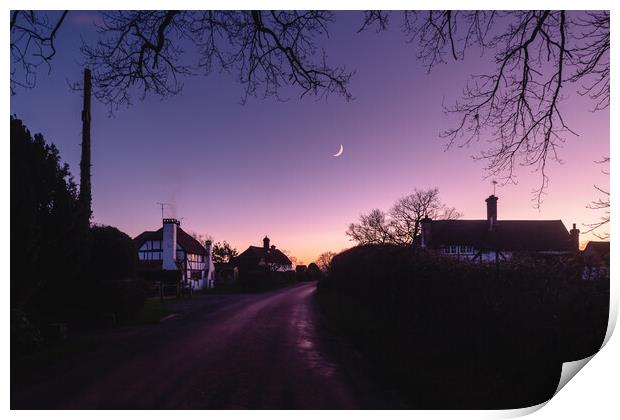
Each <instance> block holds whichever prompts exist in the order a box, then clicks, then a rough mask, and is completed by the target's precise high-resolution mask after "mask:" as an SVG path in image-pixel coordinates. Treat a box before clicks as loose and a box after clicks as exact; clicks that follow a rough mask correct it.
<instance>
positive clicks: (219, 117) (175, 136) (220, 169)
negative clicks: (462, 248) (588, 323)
mask: <svg viewBox="0 0 620 420" xmlns="http://www.w3.org/2000/svg"><path fill="white" fill-rule="evenodd" d="M361 18H362V16H361V14H360V13H358V12H346V13H338V14H337V15H336V22H335V23H334V24H332V26H331V27H330V29H331V30H330V37H329V39H325V38H323V39H321V40H319V44H320V45H323V46H324V47H325V49H326V52H327V53H328V59H329V62H330V63H331V64H332V65H341V64H344V65H346V66H347V68H348V69H351V70H355V71H356V74H355V75H354V76H353V79H352V83H351V85H350V91H351V92H352V94H353V96H354V97H355V100H353V101H351V102H348V103H347V102H346V101H345V100H344V99H343V98H340V97H338V96H332V97H330V98H329V99H328V100H327V101H325V100H319V101H317V100H315V99H314V98H312V97H307V98H304V99H301V100H300V99H299V98H298V95H297V93H298V91H294V90H293V91H289V92H290V94H289V95H288V97H289V100H288V101H286V102H279V101H276V100H274V99H256V98H250V100H249V101H248V102H247V103H246V104H245V105H241V104H240V98H241V96H242V94H243V87H242V86H241V85H240V84H238V83H237V82H236V81H235V79H234V77H233V76H231V75H227V74H214V75H211V76H209V77H203V76H197V77H193V78H188V79H185V80H184V84H185V87H184V90H183V92H182V93H181V94H180V95H178V96H176V97H172V98H169V99H167V100H164V101H162V100H160V99H158V98H154V97H151V98H147V99H146V100H145V101H139V100H136V101H135V102H134V104H133V105H132V106H131V107H129V108H121V109H120V110H119V111H118V112H117V113H116V115H115V116H114V117H109V116H108V110H107V108H106V107H105V106H103V105H101V104H98V103H96V102H95V103H93V111H92V114H93V116H92V120H93V121H92V162H93V168H92V174H93V180H92V183H93V213H94V217H93V219H94V222H96V223H103V224H108V225H112V226H116V227H118V228H119V229H121V230H123V231H125V232H126V233H128V234H129V235H130V236H132V237H133V236H136V235H137V234H139V233H140V232H142V231H144V230H155V229H157V228H159V227H160V225H161V220H160V219H161V213H160V209H159V207H158V206H157V205H156V202H167V203H172V204H173V207H172V208H169V209H166V211H165V216H170V217H177V218H182V221H181V226H182V227H183V229H185V230H186V231H188V232H197V233H200V234H208V235H211V236H212V237H213V238H214V239H215V240H216V241H221V240H226V241H228V242H230V243H231V244H232V245H233V246H235V247H236V248H237V249H238V250H239V251H243V250H245V248H247V246H249V245H260V244H261V239H262V237H263V236H264V235H265V234H267V235H268V236H269V237H270V238H271V240H272V244H275V245H276V246H277V247H278V248H280V249H285V250H289V251H290V253H291V254H292V255H294V256H296V257H297V258H298V259H300V260H302V261H303V262H305V263H309V262H311V261H313V260H314V259H315V258H316V257H317V256H318V254H320V253H321V252H323V251H328V250H331V251H340V250H342V249H344V248H347V247H349V246H351V245H352V243H351V242H350V241H348V238H347V237H346V236H345V230H346V227H347V225H348V223H350V222H352V221H355V220H356V219H357V218H358V216H359V215H360V213H366V212H368V211H369V210H371V209H373V208H381V209H383V210H387V209H389V207H390V206H391V205H392V203H393V202H394V201H395V200H396V199H397V198H398V197H400V196H402V195H406V194H408V193H411V192H413V190H414V188H430V187H438V188H439V190H440V195H441V197H442V200H443V201H444V202H445V203H446V204H448V205H450V206H454V207H456V208H457V209H458V210H460V211H461V212H463V213H464V218H466V219H480V218H484V217H485V216H486V213H485V211H486V210H485V203H484V199H485V198H486V197H487V196H488V195H489V194H490V193H491V192H492V190H493V189H492V186H491V184H490V180H485V179H484V173H483V171H482V167H483V164H482V163H481V162H474V161H473V160H472V159H471V155H472V154H474V153H475V152H476V146H475V145H474V146H473V147H472V148H469V149H467V148H461V149H459V148H454V149H451V150H449V151H444V146H445V144H444V142H443V140H442V139H440V138H439V133H440V131H441V130H443V129H445V128H448V127H449V126H450V124H451V120H450V119H449V118H448V117H446V116H445V115H444V114H443V112H442V101H444V100H445V102H446V103H447V104H449V103H451V102H452V101H453V100H454V99H456V98H457V97H458V95H459V94H460V92H461V90H462V88H463V86H464V83H465V82H466V80H467V78H468V76H469V75H470V74H472V73H475V72H479V71H480V70H481V69H485V68H486V67H485V66H488V60H489V57H488V56H486V57H485V58H483V59H482V60H481V59H479V58H478V57H476V56H475V55H473V54H472V55H470V57H469V59H467V60H466V61H464V62H457V63H455V62H450V63H449V64H447V65H440V66H438V67H437V68H435V69H434V70H433V72H432V73H431V74H427V73H426V70H425V68H424V66H423V65H422V63H421V62H419V61H417V60H416V58H415V55H416V49H415V45H412V44H407V43H406V42H405V37H404V35H403V34H402V32H400V30H399V27H398V25H399V22H398V20H397V19H394V20H393V22H392V25H391V28H390V29H389V30H388V31H387V32H386V33H380V34H376V33H375V32H374V30H369V31H367V32H365V33H361V34H358V33H357V30H358V29H359V26H360V25H361ZM93 35H94V30H93V27H92V15H89V14H88V13H86V12H73V13H70V14H69V16H68V22H67V25H65V26H64V27H63V28H62V29H61V33H60V34H59V40H58V43H57V45H58V54H57V56H56V57H55V59H54V61H53V68H52V73H51V75H50V76H47V74H45V71H41V72H40V73H39V76H38V81H37V86H36V88H35V89H33V90H30V91H23V90H20V91H18V94H17V95H16V96H13V97H11V113H12V114H15V115H17V116H18V117H19V118H21V119H22V120H23V121H24V122H25V124H26V125H27V126H28V127H29V128H30V130H31V131H32V132H42V133H43V134H44V136H45V138H46V139H47V141H51V142H53V143H55V144H56V145H57V146H58V148H59V150H60V153H61V156H62V158H63V160H64V161H66V162H68V163H69V165H70V167H71V170H72V172H73V174H74V177H75V178H76V180H78V179H79V159H80V142H81V121H80V113H81V106H82V102H81V94H80V93H76V92H73V91H71V90H70V89H69V87H68V85H67V80H68V81H71V82H73V81H78V80H81V77H82V76H81V72H82V69H81V67H80V65H79V63H78V62H79V60H80V53H79V45H80V36H82V37H84V38H85V39H87V40H88V39H92V37H93ZM591 107H592V104H591V103H590V102H589V100H587V99H584V98H582V97H579V96H578V95H577V94H576V93H574V92H567V97H566V100H565V101H564V102H562V104H561V109H562V111H563V113H564V116H565V119H566V120H567V122H568V124H569V125H570V127H571V128H572V129H573V130H574V131H576V132H577V133H578V134H579V136H578V137H576V136H573V135H570V134H568V135H567V136H566V143H565V145H564V148H563V149H562V150H561V151H560V157H561V159H562V160H563V164H562V165H559V164H556V163H553V164H551V165H550V167H549V176H550V184H549V189H548V191H547V195H546V196H545V198H544V203H543V205H542V208H541V209H536V208H534V205H533V202H532V201H531V198H532V195H531V191H532V189H534V188H536V187H537V186H538V184H539V182H540V178H539V176H538V174H535V173H532V172H531V169H530V168H522V169H519V172H518V174H519V184H518V185H507V186H505V187H502V188H498V190H497V195H498V196H499V202H498V216H499V219H562V221H563V222H564V224H565V225H566V226H567V227H570V225H571V224H572V223H577V225H578V228H581V229H582V230H586V229H585V228H584V226H583V225H582V224H583V223H591V222H594V221H597V220H598V218H599V217H600V216H601V214H600V213H597V212H595V211H592V210H589V209H587V208H586V205H587V204H588V203H589V202H590V201H592V200H595V199H597V198H598V195H597V193H596V191H595V190H594V188H593V184H597V185H599V186H602V187H604V188H608V186H609V177H608V176H607V175H605V174H603V173H601V169H604V168H603V167H601V166H600V165H597V164H595V163H594V161H596V160H600V159H601V157H602V156H609V111H608V110H605V111H602V112H597V113H592V112H589V110H590V109H591ZM341 143H342V144H343V145H344V154H343V155H342V156H341V157H339V158H334V157H332V155H333V154H334V153H336V152H337V151H338V148H339V145H340V144H341ZM587 238H590V239H592V236H591V235H589V236H587ZM582 239H585V238H582Z"/></svg>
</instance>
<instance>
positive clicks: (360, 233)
mask: <svg viewBox="0 0 620 420" xmlns="http://www.w3.org/2000/svg"><path fill="white" fill-rule="evenodd" d="M427 216H428V217H430V218H432V219H445V220H452V219H458V218H460V217H461V213H459V212H458V211H457V210H456V209H455V208H454V207H448V206H446V205H445V204H444V203H442V202H441V200H440V199H439V189H438V188H430V189H427V190H418V189H416V190H415V191H414V192H413V193H412V194H409V195H406V196H404V197H401V198H399V199H398V200H396V202H395V203H394V205H393V206H392V208H391V209H390V210H389V211H388V212H384V211H382V210H380V209H374V210H372V211H371V212H370V213H368V214H362V215H360V218H359V222H358V223H351V224H350V225H349V227H348V229H347V231H346V234H347V236H349V237H350V238H351V240H352V241H355V242H357V244H358V245H368V244H397V245H405V246H407V245H412V244H414V243H416V241H417V240H418V238H419V237H420V234H421V223H422V219H424V218H425V217H427Z"/></svg>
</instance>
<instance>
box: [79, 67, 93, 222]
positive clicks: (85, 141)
mask: <svg viewBox="0 0 620 420" xmlns="http://www.w3.org/2000/svg"><path fill="white" fill-rule="evenodd" d="M90 78H91V74H90V69H84V106H83V108H82V159H81V161H80V196H79V199H80V203H81V205H82V209H83V211H84V218H85V219H86V222H87V224H88V225H90V218H91V216H92V209H91V205H92V192H91V184H90V166H91V164H90V92H91V80H90Z"/></svg>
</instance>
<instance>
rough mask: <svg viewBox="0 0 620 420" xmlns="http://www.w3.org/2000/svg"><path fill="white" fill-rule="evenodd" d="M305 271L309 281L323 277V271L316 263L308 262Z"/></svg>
mask: <svg viewBox="0 0 620 420" xmlns="http://www.w3.org/2000/svg"><path fill="white" fill-rule="evenodd" d="M306 273H307V278H308V280H310V281H314V280H319V279H320V278H321V277H323V272H322V271H321V269H320V268H319V266H318V265H316V263H310V264H308V269H307V270H306Z"/></svg>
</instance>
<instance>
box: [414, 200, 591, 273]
mask: <svg viewBox="0 0 620 420" xmlns="http://www.w3.org/2000/svg"><path fill="white" fill-rule="evenodd" d="M485 201H486V203H487V218H486V219H483V220H432V219H430V218H428V217H427V218H425V219H423V220H422V238H421V246H422V247H423V248H430V249H435V250H437V251H439V252H441V253H443V254H445V255H449V256H453V257H455V258H459V259H466V260H476V261H487V262H491V261H502V260H504V261H505V260H509V259H511V258H512V257H513V255H514V254H515V253H526V254H537V255H561V254H574V253H577V252H579V229H577V228H576V226H575V225H574V224H573V229H572V230H571V231H570V233H569V232H568V231H567V230H566V227H565V226H564V223H562V221H561V220H498V218H497V201H498V198H497V197H496V196H495V195H491V196H489V197H488V198H487V199H486V200H485Z"/></svg>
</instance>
